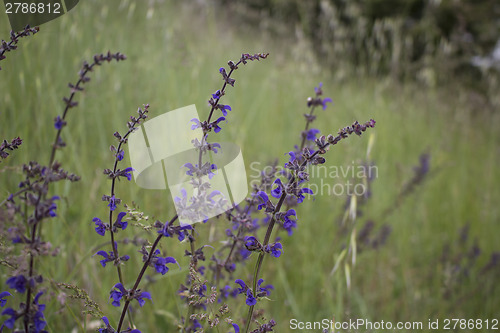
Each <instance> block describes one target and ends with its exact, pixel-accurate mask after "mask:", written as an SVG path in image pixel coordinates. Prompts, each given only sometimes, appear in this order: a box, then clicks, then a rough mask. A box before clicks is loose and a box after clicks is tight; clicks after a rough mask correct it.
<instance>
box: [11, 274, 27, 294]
mask: <svg viewBox="0 0 500 333" xmlns="http://www.w3.org/2000/svg"><path fill="white" fill-rule="evenodd" d="M5 283H7V285H8V286H9V287H10V288H11V289H15V290H16V291H17V292H19V293H21V294H23V293H24V292H25V291H26V287H27V286H28V283H29V281H28V279H26V277H25V276H24V275H22V274H21V275H17V276H13V277H10V278H8V279H7V281H6V282H5Z"/></svg>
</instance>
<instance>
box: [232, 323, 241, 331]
mask: <svg viewBox="0 0 500 333" xmlns="http://www.w3.org/2000/svg"><path fill="white" fill-rule="evenodd" d="M233 328H234V333H240V327H239V326H238V325H236V324H233Z"/></svg>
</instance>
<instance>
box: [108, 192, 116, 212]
mask: <svg viewBox="0 0 500 333" xmlns="http://www.w3.org/2000/svg"><path fill="white" fill-rule="evenodd" d="M116 204H117V199H116V198H115V195H114V194H113V195H112V196H111V197H110V198H109V204H108V207H109V210H112V211H113V210H115V209H116Z"/></svg>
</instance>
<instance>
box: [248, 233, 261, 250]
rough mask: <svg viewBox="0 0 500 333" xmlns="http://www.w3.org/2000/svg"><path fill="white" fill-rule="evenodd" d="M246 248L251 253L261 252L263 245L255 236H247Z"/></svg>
mask: <svg viewBox="0 0 500 333" xmlns="http://www.w3.org/2000/svg"><path fill="white" fill-rule="evenodd" d="M245 247H246V248H247V250H249V251H255V250H260V249H261V248H262V245H261V244H260V242H259V241H258V240H257V238H255V237H254V236H245Z"/></svg>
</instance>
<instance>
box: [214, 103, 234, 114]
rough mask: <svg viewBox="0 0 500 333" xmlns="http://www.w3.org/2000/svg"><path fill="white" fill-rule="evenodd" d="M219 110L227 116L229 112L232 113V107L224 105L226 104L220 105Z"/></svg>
mask: <svg viewBox="0 0 500 333" xmlns="http://www.w3.org/2000/svg"><path fill="white" fill-rule="evenodd" d="M217 109H219V110H221V111H222V114H223V115H224V117H225V116H227V111H231V107H230V106H229V105H224V104H218V105H217Z"/></svg>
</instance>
